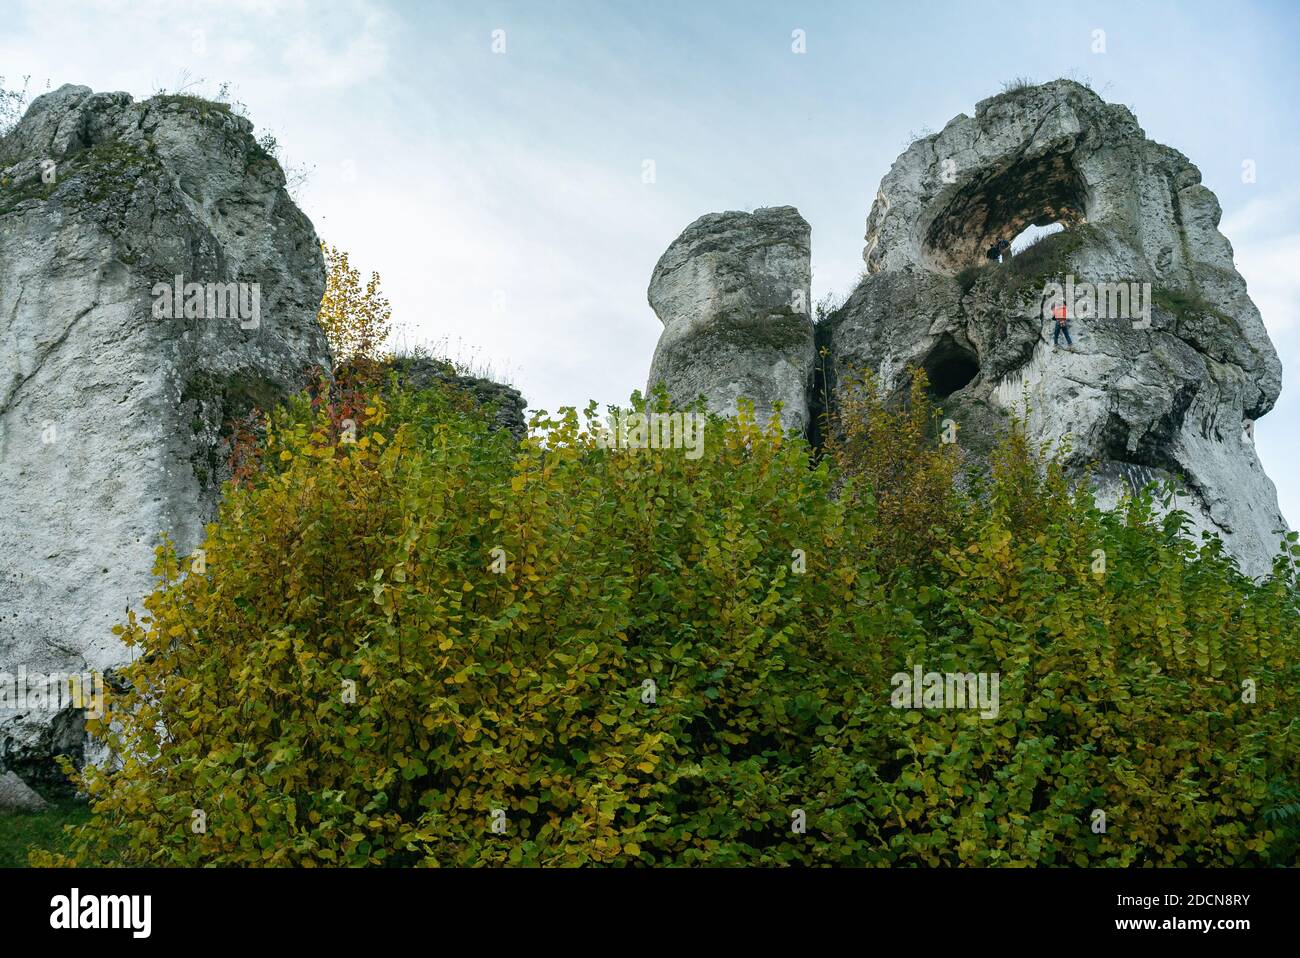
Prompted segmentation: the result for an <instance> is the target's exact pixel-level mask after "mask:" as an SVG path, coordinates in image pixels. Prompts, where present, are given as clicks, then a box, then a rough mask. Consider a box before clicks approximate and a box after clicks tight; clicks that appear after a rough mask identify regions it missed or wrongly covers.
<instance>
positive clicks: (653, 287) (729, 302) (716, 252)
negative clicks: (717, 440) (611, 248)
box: [648, 206, 814, 430]
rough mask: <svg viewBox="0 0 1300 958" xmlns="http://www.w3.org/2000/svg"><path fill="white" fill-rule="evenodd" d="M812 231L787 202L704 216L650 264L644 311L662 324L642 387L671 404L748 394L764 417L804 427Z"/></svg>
mask: <svg viewBox="0 0 1300 958" xmlns="http://www.w3.org/2000/svg"><path fill="white" fill-rule="evenodd" d="M809 238H810V229H809V226H808V223H807V221H805V220H804V218H803V217H802V216H800V215H799V211H798V210H796V209H794V207H791V206H781V207H774V208H771V209H758V210H755V211H754V212H753V213H741V212H728V213H713V214H710V215H708V216H702V217H700V218H699V219H698V220H696V221H695V222H694V223H692V224H691V225H690V226H688V227H687V228H686V229H685V230H684V231H683V232H682V235H681V236H679V237H677V239H676V240H675V241H674V242H673V244H672V245H671V246H669V247H668V250H667V251H666V252H665V253H664V255H663V256H662V257H660V259H659V263H658V265H656V266H655V270H654V275H653V277H652V278H651V280H650V290H649V299H650V307H651V308H652V309H653V310H654V311H655V314H656V315H657V316H658V317H659V319H660V321H661V322H662V323H663V324H664V331H663V334H662V335H661V336H660V337H659V345H658V346H657V347H656V348H655V355H654V361H653V362H652V363H651V366H650V378H649V383H648V388H649V389H651V390H653V389H654V388H655V386H656V385H657V384H659V383H661V382H662V383H663V384H664V385H666V386H667V388H668V393H669V396H670V397H671V398H672V400H673V402H674V403H675V404H685V403H687V402H689V401H691V400H694V399H695V398H696V397H698V396H701V395H703V396H704V397H705V398H706V400H707V408H708V410H709V411H710V412H716V413H720V414H723V415H727V414H735V412H736V403H737V400H738V399H741V398H745V399H752V400H753V401H754V411H755V415H756V417H757V419H758V421H759V422H760V423H765V422H766V421H767V420H768V419H769V418H770V416H771V414H772V409H773V405H774V403H777V402H779V403H781V404H782V410H781V421H782V424H783V426H784V427H785V428H787V429H790V428H795V429H801V430H802V429H806V428H807V427H808V426H809V424H810V418H809V413H808V390H809V386H810V385H811V382H810V377H811V374H812V368H813V356H814V353H813V323H812V315H811V310H810V309H809V296H810V293H811V283H812V269H811V265H810V245H809Z"/></svg>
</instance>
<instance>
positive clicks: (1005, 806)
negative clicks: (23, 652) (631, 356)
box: [33, 384, 1300, 866]
mask: <svg viewBox="0 0 1300 958" xmlns="http://www.w3.org/2000/svg"><path fill="white" fill-rule="evenodd" d="M922 385H923V384H922ZM925 404H926V398H925V393H924V389H923V388H922V389H920V390H915V389H914V390H913V393H912V397H911V401H910V402H909V403H908V404H907V405H906V407H905V408H903V409H901V410H894V409H890V408H886V407H884V406H883V405H882V404H881V403H880V402H879V401H878V400H876V399H875V398H874V394H873V393H871V392H870V391H867V392H865V393H863V394H861V401H860V402H858V404H857V407H856V409H855V412H854V415H856V416H861V417H868V418H869V419H870V420H871V421H872V422H873V425H872V426H871V428H870V429H869V430H868V431H866V432H861V431H860V432H858V433H853V432H852V431H851V430H842V431H841V432H842V433H843V435H844V438H843V441H842V442H841V443H840V444H839V446H838V447H833V448H832V451H831V454H830V455H827V456H824V457H821V458H820V460H819V461H818V462H817V463H816V464H815V465H810V455H809V449H808V448H807V446H806V445H805V444H804V443H803V442H802V441H801V440H795V439H790V438H786V437H782V436H781V435H780V434H779V432H778V430H777V429H776V428H775V427H774V426H773V425H770V424H769V425H768V426H766V427H761V426H759V425H757V424H755V423H754V422H753V421H752V418H750V417H742V418H741V419H739V420H734V421H726V422H724V421H720V420H711V421H710V422H709V425H708V427H707V430H706V433H705V444H704V454H703V455H702V456H700V457H699V458H690V457H688V456H687V455H685V454H684V451H683V450H671V449H641V450H627V449H613V448H604V447H603V445H602V444H601V443H600V442H598V441H597V440H596V439H595V437H594V436H593V433H592V431H591V428H590V427H591V421H592V419H594V417H595V409H594V406H593V407H589V408H588V410H587V411H586V422H585V424H584V422H583V420H582V418H581V417H579V415H578V414H577V413H576V412H575V411H574V410H564V411H562V413H561V414H560V415H559V416H558V417H555V418H550V417H547V416H546V415H544V414H539V415H538V416H537V417H535V419H534V433H535V435H534V437H533V438H530V439H528V440H526V441H525V442H524V443H522V444H521V445H516V444H515V443H514V441H513V440H512V439H511V438H510V437H509V436H508V435H505V434H504V433H500V432H492V431H490V430H489V427H488V425H487V419H486V418H485V417H484V416H483V415H481V414H480V413H478V412H475V411H474V410H472V409H466V408H463V407H462V406H460V405H458V404H457V401H456V400H455V398H454V396H453V394H451V393H449V392H445V391H426V392H423V393H419V394H416V395H411V394H406V393H400V392H397V393H393V394H390V400H389V402H388V403H387V404H385V403H384V402H382V401H380V400H378V399H376V400H375V401H374V403H373V405H372V406H371V407H370V408H368V409H367V410H366V411H365V416H364V417H363V421H362V423H361V425H360V426H359V427H358V429H357V432H356V437H355V438H356V441H355V442H347V441H342V440H344V439H346V438H348V437H347V436H344V435H341V434H340V427H339V426H338V425H337V424H336V422H335V420H334V419H331V417H330V416H329V414H328V412H327V411H325V410H323V409H318V408H315V407H313V406H312V405H311V404H310V403H309V402H308V401H306V400H305V399H304V400H299V401H297V402H295V403H294V404H292V405H291V406H290V407H289V408H287V409H285V410H282V411H280V412H279V413H277V414H275V415H274V416H273V418H272V420H271V421H270V422H269V423H268V426H267V434H266V440H265V447H264V450H263V451H264V455H263V456H262V457H261V462H262V463H263V465H262V467H261V468H260V470H259V471H258V472H257V473H256V475H255V476H254V477H253V479H252V480H251V481H250V482H248V483H246V484H244V485H243V486H242V487H238V488H236V487H230V488H228V491H227V495H226V498H225V500H224V502H223V504H222V507H221V511H220V516H219V519H218V521H217V522H216V523H215V524H213V525H212V526H210V527H209V530H208V538H207V541H206V542H205V544H204V546H203V550H204V555H203V562H202V564H198V565H196V564H195V563H194V561H193V560H192V559H190V558H185V559H181V558H178V557H177V556H176V555H174V554H173V552H172V551H170V550H169V549H162V550H160V552H159V556H158V563H157V573H158V576H159V584H158V588H157V590H156V591H155V592H154V593H153V595H151V596H150V597H149V599H148V600H147V602H146V610H147V611H146V613H145V614H144V615H143V616H142V617H139V618H137V617H136V616H135V615H132V616H130V617H129V619H128V621H127V622H126V623H124V624H123V625H122V626H120V627H119V629H118V631H119V632H120V634H121V637H122V638H123V639H124V640H125V641H127V642H128V643H129V644H130V645H131V646H132V647H133V649H134V650H135V651H134V656H135V661H134V662H133V664H132V665H131V666H130V667H129V668H128V669H127V670H126V678H127V680H128V682H129V688H128V690H127V691H125V692H123V693H121V694H119V695H117V696H116V697H114V698H113V700H112V701H111V702H110V708H109V712H108V715H107V716H106V718H105V719H104V720H102V721H100V722H98V723H95V724H94V725H93V729H92V730H93V731H94V732H95V734H97V735H100V736H101V737H103V738H104V739H106V740H107V742H108V744H109V746H110V747H111V749H112V751H113V752H114V753H115V754H116V756H117V757H118V762H117V763H116V764H114V765H111V766H109V767H107V768H104V769H99V768H94V767H87V768H86V769H84V770H83V771H82V772H80V773H78V774H77V776H76V778H77V781H78V783H79V784H80V786H81V787H82V788H83V789H85V790H86V791H88V792H89V793H90V796H91V799H92V802H93V809H94V814H93V818H92V819H91V821H90V822H88V823H87V824H85V825H82V826H79V827H77V828H75V829H74V831H73V834H72V837H71V851H70V852H68V853H67V854H66V855H64V854H54V853H45V854H36V855H35V856H34V859H33V860H34V861H35V862H36V863H39V864H67V863H77V864H95V863H122V864H129V865H207V864H219V865H297V866H313V865H387V866H400V865H491V864H519V865H576V864H583V863H608V864H617V865H627V864H676V865H696V864H699V865H706V864H707V865H731V864H762V865H777V864H809V865H811V864H832V863H837V864H854V865H893V864H899V865H916V864H925V865H954V864H963V865H1011V864H1040V865H1147V864H1180V865H1185V864H1213V865H1227V864H1248V863H1253V864H1290V863H1292V862H1294V860H1295V855H1296V850H1297V840H1298V838H1300V821H1298V818H1300V816H1297V815H1296V813H1295V803H1296V794H1295V792H1294V790H1293V786H1294V783H1296V782H1297V781H1300V750H1298V749H1297V735H1300V730H1298V729H1297V724H1298V723H1297V722H1296V717H1297V715H1300V708H1298V706H1300V692H1298V691H1297V690H1298V689H1300V674H1298V670H1300V655H1297V651H1298V650H1300V642H1298V640H1297V637H1298V636H1300V616H1298V615H1297V609H1296V599H1295V597H1296V592H1295V587H1296V583H1295V575H1296V574H1295V566H1294V563H1293V560H1292V558H1291V556H1284V557H1280V558H1279V560H1278V563H1277V566H1276V575H1275V577H1274V578H1273V579H1271V580H1270V581H1268V582H1265V583H1264V584H1262V585H1255V584H1253V583H1252V582H1251V581H1250V580H1248V579H1246V578H1244V577H1243V576H1241V575H1240V574H1238V572H1237V571H1236V569H1235V567H1234V566H1233V564H1232V562H1231V561H1230V560H1229V559H1228V558H1227V557H1226V556H1225V555H1224V553H1223V551H1222V548H1221V546H1220V544H1219V543H1218V541H1217V540H1209V541H1207V542H1205V543H1204V544H1203V545H1200V546H1198V545H1196V544H1195V543H1192V542H1189V541H1187V540H1186V539H1185V538H1183V537H1180V535H1179V534H1178V533H1179V527H1180V522H1182V521H1184V517H1182V516H1181V514H1179V513H1173V514H1171V515H1169V516H1168V517H1166V518H1159V516H1158V513H1157V511H1156V510H1155V508H1154V504H1153V502H1152V499H1151V495H1150V493H1145V494H1143V495H1141V496H1138V497H1137V498H1136V499H1135V501H1134V502H1132V503H1131V505H1130V506H1129V507H1128V508H1127V509H1126V510H1123V511H1120V512H1115V513H1104V512H1101V511H1099V510H1098V509H1096V508H1095V506H1094V505H1093V503H1092V502H1091V500H1090V499H1089V497H1088V495H1087V493H1086V492H1084V491H1082V490H1075V489H1072V487H1071V485H1070V483H1068V482H1067V481H1066V478H1065V476H1064V475H1063V473H1062V472H1061V470H1060V468H1059V466H1058V465H1057V464H1055V463H1054V462H1052V461H1050V460H1047V459H1044V458H1043V457H1042V456H1041V455H1040V454H1037V453H1036V452H1035V451H1034V450H1032V449H1031V448H1030V447H1029V445H1028V444H1027V443H1026V442H1025V441H1024V439H1023V436H1020V435H1019V434H1018V433H1016V432H1015V431H1014V430H1013V431H1012V432H1011V433H1010V434H1009V435H1008V437H1007V438H1006V439H1005V440H1004V441H1003V443H1002V445H1001V446H1000V447H999V448H998V450H997V452H996V453H995V455H994V456H993V460H992V464H991V468H990V471H989V474H988V475H987V477H985V478H982V479H977V480H974V481H973V484H970V485H963V486H962V489H963V490H964V491H958V489H957V485H958V484H957V482H956V478H955V473H954V472H953V470H951V469H950V468H949V465H948V461H947V460H946V459H945V458H944V457H946V456H948V455H949V454H950V453H951V450H950V449H944V448H942V447H941V445H939V444H935V443H933V442H931V441H929V440H927V439H926V438H925V436H924V435H923V433H924V431H925V427H924V424H925V423H927V422H929V421H930V420H931V419H932V414H933V411H932V410H930V409H929V408H928V406H926V405H925ZM891 437H898V440H897V441H898V442H899V443H903V444H904V445H903V446H900V447H891V442H892V441H893V440H891ZM868 440H869V441H868ZM873 450H874V452H873ZM900 453H905V454H900ZM909 457H911V458H912V459H915V460H917V461H912V462H909ZM938 478H944V479H945V481H949V482H951V483H953V485H952V488H949V489H942V488H937V487H936V485H935V483H936V480H937V479H938ZM918 482H920V484H921V485H920V488H919V489H917V490H915V491H916V492H917V494H909V489H910V488H911V486H910V485H909V484H915V483H918ZM918 542H923V543H924V548H918V547H917V543H918ZM1291 547H1292V553H1293V554H1298V555H1300V547H1296V546H1295V538H1294V537H1292V539H1291ZM497 550H501V551H497ZM1097 550H1102V552H1103V553H1104V555H1103V556H1102V558H1104V562H1105V567H1104V572H1099V571H1095V570H1096V569H1097V563H1098V552H1097ZM502 556H504V559H505V566H504V571H500V572H498V571H493V569H494V566H495V567H496V568H500V561H499V560H500V558H501V557H502ZM913 666H921V667H922V668H923V669H924V670H925V671H937V672H950V671H951V672H961V673H978V672H986V673H991V672H996V673H998V674H999V676H1000V704H999V708H998V712H997V716H996V718H981V717H980V715H979V714H978V713H977V712H976V711H973V710H970V709H949V710H929V709H898V708H894V707H892V706H891V694H892V692H893V681H892V680H893V676H894V675H895V674H896V673H900V672H910V671H911V670H912V668H913ZM1247 679H1249V680H1252V681H1253V682H1254V683H1255V687H1256V689H1257V698H1256V701H1255V702H1254V703H1253V704H1247V703H1245V702H1243V701H1242V682H1243V681H1244V680H1247ZM651 683H653V685H651ZM352 689H355V700H353V696H352V695H351V694H350V690H352ZM1095 810H1100V811H1102V812H1104V814H1105V816H1106V830H1105V831H1104V833H1102V832H1097V831H1094V827H1093V822H1094V812H1095ZM500 813H504V814H503V815H502V814H500ZM800 816H802V818H803V820H805V821H806V831H805V832H800V831H798V830H796V829H795V828H794V827H793V826H794V825H796V824H797V823H798V822H799V820H800ZM494 823H495V824H503V825H504V833H497V832H496V831H494V827H493V826H494ZM200 825H202V826H203V827H202V828H200V827H199V826H200Z"/></svg>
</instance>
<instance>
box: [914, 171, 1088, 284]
mask: <svg viewBox="0 0 1300 958" xmlns="http://www.w3.org/2000/svg"><path fill="white" fill-rule="evenodd" d="M1087 212H1088V189H1087V185H1086V184H1085V183H1084V181H1083V177H1082V176H1080V175H1079V172H1078V170H1076V169H1075V167H1074V163H1073V162H1072V161H1071V159H1070V156H1069V154H1065V153H1054V154H1049V155H1047V156H1040V157H1037V158H1035V159H1031V160H1021V161H1019V162H1017V163H1014V164H1012V165H1011V166H1009V167H1006V168H1003V169H996V170H979V171H976V172H975V173H974V174H973V175H972V176H971V178H970V180H969V181H968V182H966V183H965V184H964V185H962V186H961V187H960V188H959V189H958V190H957V191H956V192H955V193H954V194H953V195H952V197H951V198H950V199H949V200H948V202H947V204H946V205H945V206H944V207H943V209H942V210H941V211H940V212H939V213H938V214H937V215H936V216H935V217H934V218H933V219H932V220H931V221H930V225H929V226H928V227H927V228H926V232H925V240H924V255H925V260H926V262H927V265H928V266H930V268H932V269H936V270H939V271H941V272H947V273H952V274H956V273H958V272H960V271H961V270H963V269H965V268H967V267H969V266H980V265H982V264H984V263H986V262H987V261H988V260H987V255H986V254H987V251H988V249H989V247H990V246H993V245H995V244H996V243H997V242H998V241H999V240H1006V241H1007V242H1009V243H1011V244H1012V253H1013V255H1014V254H1015V253H1017V252H1019V251H1021V250H1023V249H1026V248H1028V247H1029V246H1031V245H1032V243H1031V242H1030V240H1031V239H1038V238H1041V237H1042V236H1043V235H1048V234H1049V233H1051V232H1058V231H1059V230H1060V229H1065V228H1069V227H1072V226H1075V225H1077V224H1079V223H1083V222H1086V221H1087V218H1088V217H1087ZM1053 227H1055V228H1054V229H1053ZM1028 230H1033V231H1034V232H1033V233H1030V234H1029V236H1027V237H1026V236H1025V234H1026V231H1028ZM1017 244H1019V249H1017V248H1016V246H1017Z"/></svg>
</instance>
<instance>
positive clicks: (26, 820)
mask: <svg viewBox="0 0 1300 958" xmlns="http://www.w3.org/2000/svg"><path fill="white" fill-rule="evenodd" d="M89 818H90V807H89V806H88V805H87V804H86V803H85V802H83V801H81V800H79V799H76V798H57V799H51V800H50V806H49V808H47V809H45V811H43V812H0V868H26V867H27V850H28V848H30V847H31V846H33V845H35V846H37V847H38V848H45V849H49V850H51V851H63V850H64V848H65V847H66V836H65V835H64V833H63V826H64V825H80V824H82V823H83V822H85V821H87V820H88V819H89Z"/></svg>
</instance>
